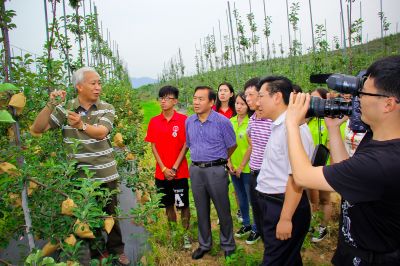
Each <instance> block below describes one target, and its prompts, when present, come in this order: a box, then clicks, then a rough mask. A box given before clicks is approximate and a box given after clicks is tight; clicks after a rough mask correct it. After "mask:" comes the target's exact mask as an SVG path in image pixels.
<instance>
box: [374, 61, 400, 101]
mask: <svg viewBox="0 0 400 266" xmlns="http://www.w3.org/2000/svg"><path fill="white" fill-rule="evenodd" d="M366 76H367V77H368V76H369V77H371V78H373V79H374V85H375V87H376V88H377V89H378V90H379V91H380V92H383V93H386V94H387V95H389V96H394V97H396V98H397V100H400V56H399V55H394V56H389V57H384V58H382V59H379V60H377V61H375V62H374V63H372V65H371V66H370V67H368V69H367V73H366Z"/></svg>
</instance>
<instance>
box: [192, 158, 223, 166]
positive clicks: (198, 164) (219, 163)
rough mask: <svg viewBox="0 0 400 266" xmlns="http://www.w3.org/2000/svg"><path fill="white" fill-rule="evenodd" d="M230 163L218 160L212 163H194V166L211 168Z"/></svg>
mask: <svg viewBox="0 0 400 266" xmlns="http://www.w3.org/2000/svg"><path fill="white" fill-rule="evenodd" d="M227 163H228V160H226V159H218V160H215V161H210V162H192V164H193V165H195V166H198V167H200V168H207V167H211V166H218V165H225V164H227Z"/></svg>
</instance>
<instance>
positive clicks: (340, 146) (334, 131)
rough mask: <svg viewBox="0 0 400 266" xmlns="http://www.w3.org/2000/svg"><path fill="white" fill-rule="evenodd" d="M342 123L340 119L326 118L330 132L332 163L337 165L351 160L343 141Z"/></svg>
mask: <svg viewBox="0 0 400 266" xmlns="http://www.w3.org/2000/svg"><path fill="white" fill-rule="evenodd" d="M341 123H343V121H342V120H340V119H331V118H325V124H326V126H327V128H328V132H329V144H330V147H331V149H330V153H331V157H332V161H333V162H335V163H339V162H341V161H343V160H346V159H348V158H349V154H348V153H347V151H346V148H345V146H344V143H343V140H342V134H341V133H340V125H341Z"/></svg>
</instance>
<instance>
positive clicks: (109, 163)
mask: <svg viewBox="0 0 400 266" xmlns="http://www.w3.org/2000/svg"><path fill="white" fill-rule="evenodd" d="M66 110H71V111H74V112H76V113H79V114H80V115H81V118H82V121H83V122H84V123H87V124H89V125H99V126H100V125H102V126H105V127H106V128H107V129H108V130H109V134H108V135H107V136H106V137H105V138H104V139H101V140H97V139H93V138H91V137H89V136H88V135H87V134H86V133H85V131H80V130H78V129H75V128H73V127H70V126H69V125H68V123H67V111H66ZM114 116H115V110H114V107H113V106H112V105H111V104H109V103H106V102H104V101H101V100H100V99H98V100H97V102H96V103H95V104H93V105H92V106H91V107H90V108H89V110H85V109H84V108H83V107H82V106H80V104H79V100H78V98H75V99H73V100H71V101H69V102H68V103H67V105H66V108H64V107H63V106H62V105H57V106H56V107H55V108H54V110H53V112H52V113H51V115H50V120H49V123H50V127H51V128H53V129H54V128H61V129H62V135H63V141H64V143H65V147H66V149H67V154H68V157H69V158H73V159H75V160H77V162H78V163H77V168H78V169H82V171H79V173H78V176H84V175H83V168H84V167H86V168H87V169H89V170H90V171H92V172H94V175H93V177H92V178H93V179H95V180H96V181H101V182H110V181H113V180H116V179H118V178H119V175H118V172H117V162H116V161H115V159H114V154H113V148H112V145H111V141H110V132H111V130H112V128H113V122H114ZM74 142H78V143H79V145H78V148H77V150H76V151H75V152H76V153H73V150H72V147H73V145H71V144H73V143H74Z"/></svg>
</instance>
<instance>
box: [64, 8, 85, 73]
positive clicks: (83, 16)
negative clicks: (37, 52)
mask: <svg viewBox="0 0 400 266" xmlns="http://www.w3.org/2000/svg"><path fill="white" fill-rule="evenodd" d="M63 1H64V0H63ZM82 3H83V17H84V20H83V21H84V23H85V46H86V64H87V65H88V66H89V65H90V61H89V46H88V38H87V32H86V30H87V29H86V7H85V0H83V1H82Z"/></svg>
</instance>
